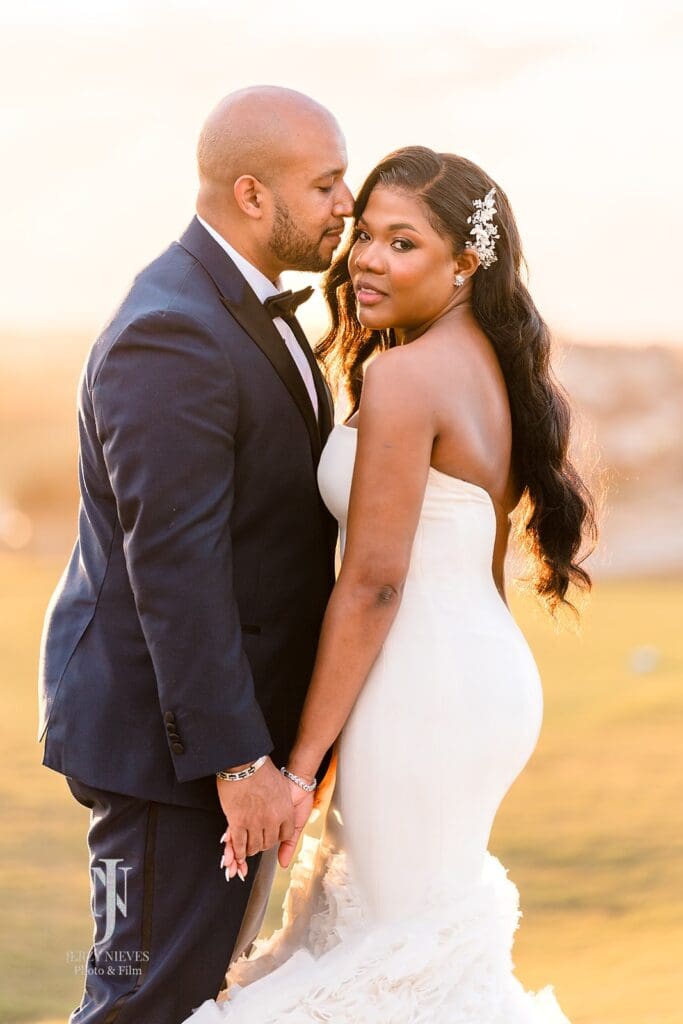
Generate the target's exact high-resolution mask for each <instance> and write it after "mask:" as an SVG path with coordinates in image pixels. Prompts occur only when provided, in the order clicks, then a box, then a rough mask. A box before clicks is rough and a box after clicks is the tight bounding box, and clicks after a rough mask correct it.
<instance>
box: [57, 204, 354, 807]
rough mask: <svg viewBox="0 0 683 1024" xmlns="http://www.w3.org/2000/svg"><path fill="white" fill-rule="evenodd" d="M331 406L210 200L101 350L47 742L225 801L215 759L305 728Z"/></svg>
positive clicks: (72, 767)
mask: <svg viewBox="0 0 683 1024" xmlns="http://www.w3.org/2000/svg"><path fill="white" fill-rule="evenodd" d="M307 356H308V358H309V362H310V364H311V368H312V370H313V374H314V380H315V384H316V390H317V394H318V403H319V408H320V423H319V424H318V422H317V421H316V418H315V415H314V413H313V409H312V406H311V402H310V399H309V397H308V393H307V391H306V388H305V385H304V383H303V380H302V378H301V375H300V373H299V371H298V370H297V368H296V365H295V363H294V361H293V359H292V357H291V355H290V354H289V352H288V350H287V348H286V346H285V344H284V342H283V340H282V338H281V336H280V334H279V333H278V331H277V328H276V327H275V326H274V324H273V322H272V319H271V318H270V316H269V314H268V313H267V312H266V311H265V310H264V308H263V306H262V304H261V303H260V302H259V300H258V299H257V297H256V296H255V294H254V293H253V291H252V290H251V288H250V287H249V286H248V285H247V283H246V281H245V279H244V278H243V277H242V275H241V274H240V273H239V271H238V270H237V268H236V267H235V265H234V264H233V263H232V261H231V260H230V259H229V257H228V256H227V255H226V253H225V252H224V251H223V249H222V248H221V247H220V246H219V245H218V244H217V243H216V242H215V241H214V239H212V238H211V237H210V235H209V234H208V232H206V231H205V230H204V228H203V227H202V226H201V224H200V223H199V222H198V221H197V220H196V219H194V220H193V221H192V222H191V224H190V226H189V228H188V229H187V231H186V232H185V234H184V235H183V236H182V238H181V239H180V241H179V242H176V243H174V244H173V245H171V246H170V247H169V248H168V249H167V250H166V252H164V253H163V254H162V255H161V256H159V257H158V259H156V260H155V261H154V262H153V263H152V264H151V265H150V266H148V267H147V268H146V269H145V270H143V271H142V273H141V274H140V275H139V276H138V277H137V278H136V280H135V281H134V283H133V285H132V287H131V290H130V291H129V293H128V295H127V296H126V298H125V299H124V301H123V303H122V305H121V306H120V308H119V309H118V310H117V312H116V313H115V315H114V317H113V319H112V320H111V322H110V323H109V324H108V326H107V327H106V328H105V330H104V331H103V333H102V334H101V336H100V337H99V338H98V339H97V341H96V342H95V344H94V345H93V348H92V350H91V352H90V355H89V358H88V360H87V363H86V366H85V368H84V371H83V375H82V378H81V382H80V392H79V432H80V453H79V476H80V490H81V503H80V511H79V532H78V540H77V542H76V546H75V549H74V552H73V555H72V558H71V561H70V562H69V564H68V566H67V568H66V570H65V573H64V575H63V577H62V579H61V581H60V583H59V585H58V587H57V590H56V592H55V594H54V596H53V598H52V601H51V604H50V607H49V609H48V613H47V618H46V623H45V629H44V633H43V645H42V653H41V668H40V691H41V702H40V727H39V737H40V738H42V736H43V735H44V734H45V731H46V730H47V735H46V741H45V755H44V761H43V763H44V764H46V765H48V766H49V767H50V768H53V769H55V770H57V771H59V772H63V773H64V774H66V775H70V776H73V777H75V778H76V779H79V780H80V781H82V782H84V783H86V784H88V785H91V786H95V787H97V788H100V789H106V790H112V791H114V792H118V793H124V794H130V795H132V796H139V797H141V798H144V799H152V800H160V801H165V802H171V803H179V804H184V805H187V806H207V807H208V806H215V802H216V799H217V797H216V785H215V778H214V777H213V773H214V772H216V771H218V770H221V769H224V768H226V767H228V766H231V765H235V764H241V763H244V762H247V761H249V760H251V759H253V758H256V757H258V756H259V755H260V754H263V753H271V756H272V757H273V759H274V760H275V763H276V764H281V763H284V760H285V759H286V757H287V754H288V752H289V749H290V748H291V745H292V743H293V740H294V737H295V734H296V726H297V721H298V718H299V715H300V712H301V708H302V704H303V700H304V697H305V694H306V689H307V686H308V682H309V680H310V675H311V670H312V666H313V661H314V656H315V649H316V644H317V639H318V633H319V629H320V625H321V621H322V617H323V613H324V610H325V606H326V603H327V600H328V597H329V594H330V590H331V588H332V585H333V581H334V544H335V540H336V524H335V523H334V522H333V520H332V518H331V517H330V515H329V514H328V512H327V510H326V509H325V507H324V506H323V504H322V502H321V499H320V496H319V494H318V489H317V485H316V467H317V462H318V459H319V455H320V451H321V447H322V444H323V443H324V441H325V439H326V436H327V434H328V433H329V430H330V429H331V426H332V404H331V400H330V396H329V391H328V390H327V387H326V385H325V383H324V381H323V378H322V376H321V374H320V371H319V369H318V367H317V365H316V364H315V360H314V358H313V356H312V354H311V353H310V350H309V351H308V353H307Z"/></svg>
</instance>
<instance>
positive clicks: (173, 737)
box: [168, 732, 180, 744]
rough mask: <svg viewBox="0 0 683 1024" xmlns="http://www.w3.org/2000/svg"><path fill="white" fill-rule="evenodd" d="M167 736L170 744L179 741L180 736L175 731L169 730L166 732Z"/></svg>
mask: <svg viewBox="0 0 683 1024" xmlns="http://www.w3.org/2000/svg"><path fill="white" fill-rule="evenodd" d="M168 738H169V740H170V741H171V744H173V743H180V736H179V735H178V733H177V732H170V733H169V734H168Z"/></svg>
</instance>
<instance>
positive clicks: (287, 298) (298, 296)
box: [263, 285, 314, 320]
mask: <svg viewBox="0 0 683 1024" xmlns="http://www.w3.org/2000/svg"><path fill="white" fill-rule="evenodd" d="M313 291H314V289H313V288H311V286H310V285H308V286H307V287H306V288H302V289H301V291H300V292H293V291H292V289H291V288H288V289H287V291H286V292H280V293H279V295H271V296H270V298H269V299H266V301H265V302H264V303H263V305H264V306H265V308H266V309H267V310H268V312H269V313H270V315H271V316H272V318H273V320H274V319H275V317H276V316H281V317H282V319H283V320H286V319H287V317H292V316H294V314H295V313H296V307H297V306H300V305H301V303H302V302H305V301H306V299H310V297H311V295H312V294H313Z"/></svg>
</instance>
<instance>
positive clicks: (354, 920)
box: [189, 426, 568, 1024]
mask: <svg viewBox="0 0 683 1024" xmlns="http://www.w3.org/2000/svg"><path fill="white" fill-rule="evenodd" d="M356 436H357V435H356V431H355V430H354V429H353V428H351V427H346V426H337V427H335V428H334V430H333V432H332V434H331V435H330V437H329V439H328V442H327V444H326V446H325V449H324V451H323V454H322V459H321V462H320V467H319V470H318V480H319V484H320V490H321V493H322V496H323V498H324V500H325V503H326V504H327V506H328V507H329V509H330V511H331V512H332V513H333V514H334V515H335V516H336V517H337V519H338V520H339V524H340V532H341V543H342V552H343V545H344V538H345V527H346V518H347V511H348V501H349V493H350V488H351V477H352V473H353V465H354V459H355V450H356ZM495 529H496V523H495V513H494V509H493V505H492V503H491V499H490V497H489V495H488V494H487V492H486V491H485V490H483V489H482V488H481V487H478V486H477V485H475V484H472V483H467V482H465V481H464V480H459V479H456V478H454V477H450V476H447V475H445V474H444V473H441V472H439V471H438V470H436V469H433V468H432V469H430V471H429V476H428V480H427V487H426V491H425V496H424V503H423V506H422V512H421V515H420V521H419V524H418V527H417V532H416V535H415V541H414V544H413V550H412V556H411V562H410V570H409V573H408V577H407V580H406V584H405V588H404V592H403V597H402V600H401V604H400V607H399V610H398V613H397V616H396V618H395V620H394V623H393V625H392V627H391V630H390V633H389V635H388V637H387V639H386V641H385V643H384V646H383V648H382V650H381V652H380V654H379V657H378V658H377V661H376V662H375V665H374V667H373V669H372V671H371V673H370V675H369V677H368V679H367V682H366V684H365V686H364V687H363V690H362V691H361V693H360V696H359V697H358V699H357V701H356V704H355V706H354V708H353V711H352V713H351V715H350V717H349V719H348V721H347V723H346V725H345V727H344V730H343V733H342V735H341V738H340V742H339V747H338V754H339V757H338V768H337V779H336V786H335V790H334V794H333V796H332V801H331V804H330V808H329V810H328V813H327V817H326V821H325V828H324V831H323V835H322V839H321V840H320V841H317V840H314V839H312V838H311V837H308V836H306V837H304V840H303V846H302V849H301V852H300V855H299V858H298V860H297V862H296V864H295V865H294V867H293V869H292V876H291V885H290V888H289V891H288V893H287V896H286V899H285V906H284V919H283V926H282V928H281V929H280V930H279V931H277V932H275V934H274V935H273V936H272V937H271V938H269V939H266V940H259V941H257V943H256V944H255V947H254V948H253V949H252V951H251V954H250V956H249V957H248V958H245V957H242V958H241V959H240V960H238V961H237V962H236V963H234V964H233V966H232V967H231V969H230V973H229V976H228V981H229V989H228V992H229V996H230V998H229V999H227V1000H225V1001H223V1002H219V1003H216V1002H214V1001H213V1000H209V1001H207V1002H205V1003H203V1004H202V1006H201V1007H200V1008H199V1010H198V1011H196V1012H195V1013H194V1014H193V1015H192V1017H191V1018H189V1020H190V1024H214V1022H215V1024H223V1022H228V1024H312V1022H316V1024H322V1022H328V1024H568V1021H567V1018H566V1017H565V1015H564V1014H563V1013H562V1011H561V1010H560V1008H559V1006H558V1004H557V1002H556V1000H555V997H554V995H553V993H552V989H551V988H546V989H543V991H542V992H540V993H538V994H532V993H527V992H525V991H524V989H523V988H522V986H521V984H520V983H519V981H518V980H517V979H516V978H515V976H514V974H513V965H512V959H511V949H512V940H513V933H514V931H515V929H516V927H517V923H518V918H519V916H520V912H519V903H518V892H517V889H516V887H515V886H514V885H513V883H512V882H511V881H510V880H509V879H508V878H507V876H506V871H505V869H504V868H503V867H502V865H501V864H500V862H499V861H498V860H497V859H496V858H495V857H493V856H491V855H490V854H489V853H488V852H487V843H488V838H489V833H490V830H491V826H492V824H493V820H494V817H495V814H496V811H497V809H498V806H499V804H500V802H501V800H502V799H503V797H504V795H505V793H506V792H507V790H508V788H509V787H510V785H511V784H512V782H513V781H514V779H515V778H516V777H517V775H518V774H519V772H520V771H521V770H522V768H523V767H524V765H525V764H526V762H527V760H528V758H529V756H530V755H531V752H532V751H533V749H534V747H535V745H536V741H537V738H538V733H539V728H540V724H541V717H542V694H541V686H540V681H539V676H538V671H537V669H536V665H535V663H534V659H533V657H532V655H531V653H530V651H529V648H528V646H527V644H526V641H525V640H524V637H523V636H522V634H521V632H520V630H519V628H518V627H517V625H516V624H515V622H514V620H513V618H512V616H511V615H510V612H509V611H508V609H507V608H506V606H505V604H504V603H503V601H502V600H501V598H500V596H499V594H498V591H497V590H496V587H495V584H494V581H493V577H492V573H491V560H492V552H493V544H494V537H495Z"/></svg>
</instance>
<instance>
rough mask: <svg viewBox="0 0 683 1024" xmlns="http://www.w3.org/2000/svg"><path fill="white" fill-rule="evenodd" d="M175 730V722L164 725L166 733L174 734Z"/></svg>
mask: <svg viewBox="0 0 683 1024" xmlns="http://www.w3.org/2000/svg"><path fill="white" fill-rule="evenodd" d="M176 728H177V726H176V724H175V722H167V723H166V732H168V733H171V732H175V731H176Z"/></svg>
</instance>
